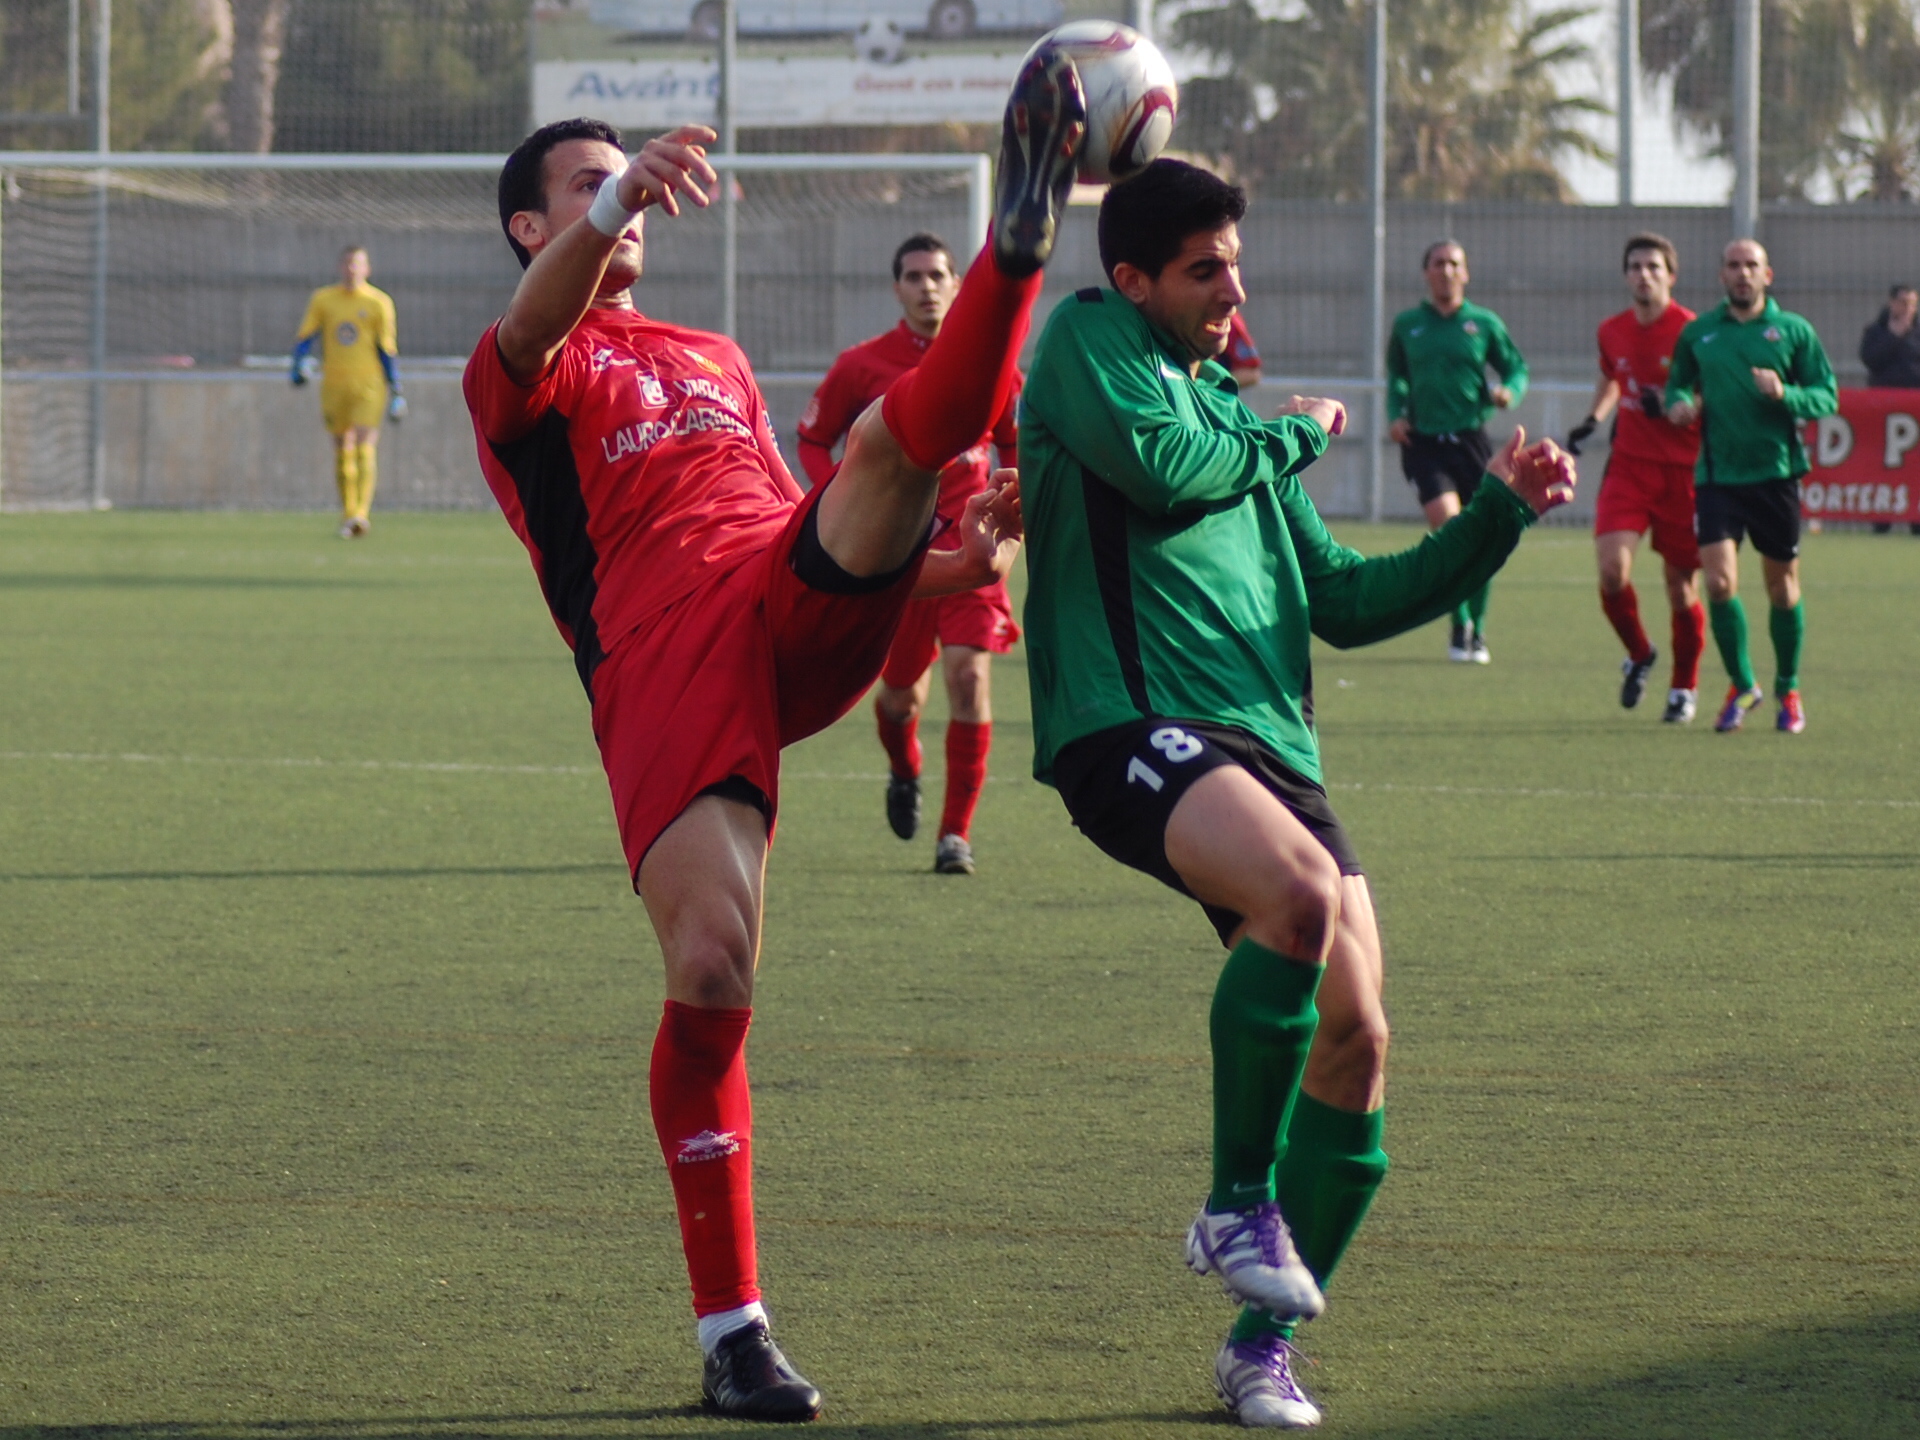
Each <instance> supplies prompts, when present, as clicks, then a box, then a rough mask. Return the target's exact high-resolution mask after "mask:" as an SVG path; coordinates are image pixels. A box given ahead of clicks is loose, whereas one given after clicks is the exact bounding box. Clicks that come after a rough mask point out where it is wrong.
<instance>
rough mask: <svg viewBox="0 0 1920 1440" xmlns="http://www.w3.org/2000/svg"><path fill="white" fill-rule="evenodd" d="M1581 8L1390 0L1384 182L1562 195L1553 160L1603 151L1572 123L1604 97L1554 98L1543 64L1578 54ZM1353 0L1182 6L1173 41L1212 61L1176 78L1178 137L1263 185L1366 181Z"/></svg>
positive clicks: (1328, 192)
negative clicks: (1212, 70)
mask: <svg viewBox="0 0 1920 1440" xmlns="http://www.w3.org/2000/svg"><path fill="white" fill-rule="evenodd" d="M1587 13H1588V12H1586V11H1585V10H1581V9H1575V8H1566V9H1556V10H1551V11H1548V12H1545V13H1543V14H1541V15H1538V16H1533V17H1528V16H1526V14H1525V11H1524V7H1523V5H1521V4H1519V3H1516V0H1391V9H1390V11H1389V15H1388V45H1389V51H1390V53H1389V55H1388V104H1387V129H1388V135H1387V187H1388V192H1389V193H1390V194H1393V195H1398V196H1402V197H1406V198H1410V199H1412V198H1418V199H1468V198H1502V199H1538V200H1566V199H1570V198H1571V193H1572V192H1571V190H1570V188H1569V187H1568V185H1567V182H1566V179H1565V177H1564V176H1563V175H1562V174H1561V173H1560V170H1559V161H1560V160H1561V159H1563V158H1564V157H1566V156H1568V155H1571V154H1584V155H1591V156H1594V157H1596V158H1600V159H1604V158H1606V151H1605V149H1604V148H1603V147H1602V146H1600V145H1599V144H1598V142H1596V141H1595V140H1594V139H1593V138H1592V137H1591V136H1589V135H1587V134H1586V133H1585V131H1583V130H1582V129H1581V128H1580V126H1579V121H1580V120H1581V119H1582V118H1583V117H1586V116H1589V115H1604V114H1606V113H1607V110H1606V107H1605V106H1604V105H1602V104H1601V103H1600V102H1599V101H1597V100H1594V99H1590V98H1588V97H1585V96H1563V95H1561V94H1560V93H1559V90H1558V87H1557V86H1556V84H1555V82H1554V71H1555V70H1556V68H1558V67H1562V66H1568V65H1575V64H1579V63H1583V62H1585V61H1587V60H1589V59H1590V58H1591V57H1590V54H1589V51H1588V49H1587V47H1586V46H1585V45H1583V44H1581V43H1579V42H1578V41H1575V40H1572V39H1570V38H1568V37H1567V35H1566V29H1567V27H1568V26H1570V25H1571V24H1573V23H1574V22H1575V21H1576V20H1579V19H1581V18H1583V17H1584V16H1585V15H1586V14H1587ZM1371 16H1372V6H1371V5H1370V4H1369V3H1366V0H1303V4H1302V6H1301V8H1300V9H1299V10H1298V11H1296V12H1294V13H1292V14H1290V16H1289V18H1286V19H1267V18H1265V17H1263V16H1261V15H1260V14H1259V13H1258V12H1256V11H1255V10H1254V9H1253V7H1252V5H1251V4H1250V3H1249V0H1229V3H1228V4H1226V5H1224V6H1222V7H1220V8H1218V9H1208V10H1198V11H1189V12H1188V13H1186V14H1185V15H1182V16H1181V17H1180V18H1179V19H1178V20H1177V21H1176V22H1175V25H1174V38H1175V40H1176V42H1177V43H1179V44H1182V45H1187V46H1190V47H1192V48H1194V49H1197V50H1201V51H1203V52H1205V53H1207V54H1208V55H1209V56H1211V57H1212V58H1213V59H1214V60H1215V61H1216V62H1217V63H1220V64H1222V65H1223V66H1224V70H1223V73H1222V74H1220V75H1217V76H1213V77H1208V78H1203V79H1196V80H1193V81H1190V82H1189V83H1188V85H1187V86H1186V87H1185V94H1184V95H1183V97H1182V115H1181V124H1180V132H1179V138H1180V143H1181V144H1183V145H1185V146H1186V147H1188V148H1189V149H1193V150H1198V151H1201V152H1203V153H1206V154H1210V155H1214V156H1216V157H1218V158H1220V159H1221V160H1223V161H1225V162H1227V163H1229V164H1230V165H1231V166H1232V168H1233V170H1234V172H1235V173H1236V174H1237V175H1239V176H1241V177H1242V178H1243V179H1246V180H1247V181H1249V182H1251V183H1254V184H1257V185H1259V186H1260V187H1261V188H1262V189H1263V190H1264V191H1265V192H1266V193H1269V194H1275V195H1294V196H1302V197H1307V196H1312V197H1319V198H1326V199H1337V200H1354V199H1359V198H1361V197H1362V196H1363V195H1364V194H1365V191H1366V115H1367V68H1366V54H1367V39H1368V33H1369V31H1370V29H1371Z"/></svg>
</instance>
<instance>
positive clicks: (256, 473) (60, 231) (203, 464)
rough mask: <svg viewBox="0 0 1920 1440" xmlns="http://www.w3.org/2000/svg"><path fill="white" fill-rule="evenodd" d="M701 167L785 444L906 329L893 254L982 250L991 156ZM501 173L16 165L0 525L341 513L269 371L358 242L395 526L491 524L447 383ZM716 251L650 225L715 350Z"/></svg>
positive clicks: (494, 256)
mask: <svg viewBox="0 0 1920 1440" xmlns="http://www.w3.org/2000/svg"><path fill="white" fill-rule="evenodd" d="M710 158H711V160H712V162H713V163H714V165H715V167H716V168H717V169H719V170H720V171H721V172H722V173H723V174H724V175H725V176H727V182H726V183H729V184H731V185H734V186H736V187H737V189H736V190H735V197H736V198H735V209H736V223H737V226H738V234H739V242H740V243H739V247H738V252H737V253H738V257H739V258H738V271H739V273H738V275H737V276H736V277H735V285H734V287H733V288H734V290H735V293H736V294H737V296H738V324H737V327H736V328H737V331H738V334H737V335H736V337H735V338H737V339H738V340H739V341H740V343H741V345H742V347H743V348H744V349H745V350H746V351H747V353H748V355H749V357H750V358H751V359H752V360H753V362H754V365H755V369H756V371H757V372H759V373H760V375H761V377H762V380H763V388H765V389H766V390H767V392H768V398H769V403H770V405H772V407H773V409H774V413H775V418H776V421H777V423H779V424H780V425H781V427H782V431H783V433H784V432H786V431H788V430H790V429H791V428H792V426H793V424H794V423H796V422H797V420H798V416H799V411H800V408H801V407H802V406H803V405H804V403H805V398H806V395H807V394H809V393H810V392H811V390H812V386H813V383H814V382H815V381H817V379H818V377H819V375H820V373H822V372H823V371H824V370H825V369H826V367H827V365H828V364H830V363H831V361H832V359H833V357H834V356H835V355H836V354H838V353H839V351H840V350H842V349H844V348H845V347H846V346H847V345H850V344H853V343H855V342H856V341H859V340H862V339H865V338H867V337H868V336H869V335H872V334H874V333H875V332H876V331H878V330H883V329H885V328H887V327H888V326H889V325H891V324H892V323H893V321H894V320H896V319H897V318H898V316H897V310H896V309H895V307H894V304H893V300H892V295H891V292H890V290H889V289H888V287H887V285H886V277H887V271H888V263H889V261H890V259H891V256H892V251H893V247H894V246H895V245H896V244H898V242H899V241H900V240H901V239H903V238H905V237H906V236H907V235H909V234H912V233H914V232H915V231H921V230H928V231H933V232H935V233H938V234H942V235H945V236H948V237H949V238H950V239H951V240H952V241H953V242H954V244H955V247H956V249H959V250H961V251H963V252H970V251H971V250H972V249H974V248H975V247H976V246H977V245H978V244H979V243H982V242H983V241H984V239H985V236H986V232H987V227H988V219H989V215H990V204H991V202H990V184H991V165H990V160H989V158H988V157H987V156H985V155H972V154H931V155H930V154H891V155H889V154H858V155H854V154H828V155H815V154H791V155H787V154H742V155H713V156H711V157H710ZM504 160H505V157H504V156H501V155H490V154H489V155H334V154H327V155H234V154H179V153H172V154H169V153H152V154H149V153H137V154H120V153H109V154H100V153H97V152H92V151H52V152H48V151H0V505H4V506H5V507H7V508H75V509H81V508H87V507H89V506H108V505H130V504H131V505H158V506H181V507H205V508H291V509H307V508H323V507H325V506H326V505H327V504H329V503H330V486H329V483H328V478H327V477H328V476H329V475H330V473H331V465H330V461H329V460H328V458H327V441H326V437H325V435H324V433H323V431H322V429H321V426H320V424H319V417H318V413H317V412H318V405H317V401H316V400H315V398H314V395H313V391H312V389H311V388H309V389H306V390H302V391H295V390H293V389H292V387H290V386H289V385H288V384H287V380H286V372H285V367H284V362H283V360H282V359H281V357H284V356H285V355H286V354H287V352H288V349H289V347H290V345H291V343H292V337H293V330H294V327H295V326H296V325H297V323H298V321H299V319H300V315H301V312H302V310H303V309H304V306H305V303H306V299H307V296H308V295H309V294H310V293H311V292H312V291H313V290H314V289H316V288H318V287H320V286H322V285H326V284H330V283H333V281H334V280H335V278H336V270H337V261H338V255H339V252H340V251H341V249H343V248H344V247H345V246H347V245H353V244H362V245H366V246H367V247H368V249H369V251H370V252H371V254H372V260H373V271H374V273H373V283H374V284H375V285H377V286H379V287H380V288H382V289H384V290H386V291H388V292H389V293H390V294H392V295H393V296H394V299H395V304H396V308H397V310H398V314H399V331H400V346H401V359H400V369H401V374H402V376H403V379H404V380H405V383H406V385H407V392H408V398H409V402H410V414H409V416H408V419H407V420H406V422H405V423H404V424H402V425H395V426H389V427H388V428H387V430H386V433H385V435H384V437H383V440H382V463H381V495H382V499H383V502H385V503H389V504H392V505H394V506H399V507H406V508H457V507H466V506H473V507H482V506H485V505H487V504H489V503H491V502H490V500H489V498H488V496H487V494H486V491H485V487H484V486H483V485H482V483H481V482H480V479H479V476H478V471H477V467H476V466H475V465H474V460H473V441H472V434H471V430H470V427H469V426H468V424H467V420H466V415H465V407H464V405H463V404H462V402H461V399H460V395H459V371H460V365H461V364H462V363H463V362H464V358H465V356H466V354H467V352H468V351H469V350H470V349H471V348H472V345H473V342H474V340H475V339H476V338H477V337H478V336H479V335H480V333H481V332H482V331H483V330H484V329H485V327H486V325H487V324H489V323H491V321H492V320H493V319H494V318H496V317H497V316H498V315H499V314H500V313H501V311H502V309H504V307H505V305H506V302H507V299H508V297H510V296H511V294H512V291H513V286H514V284H515V283H516V282H517V280H518V277H519V270H518V268H517V266H515V264H514V263H513V259H512V256H511V254H510V253H509V251H508V249H507V246H506V243H505V241H504V240H503V239H502V237H501V235H500V229H499V218H498V211H497V202H496V195H495V183H496V180H497V177H498V174H499V171H500V167H501V165H502V163H503V162H504ZM718 208H719V207H717V206H716V207H713V209H714V210H718ZM719 232H720V224H719V218H718V216H717V215H715V214H714V213H713V211H711V210H710V211H702V210H697V209H692V208H687V209H685V210H683V213H682V215H681V216H680V217H678V218H674V219H667V218H665V217H657V218H655V219H653V220H652V222H651V223H650V224H649V225H648V228H647V270H646V274H645V276H644V277H643V278H642V280H641V282H640V286H639V290H638V292H637V294H638V298H639V301H640V304H641V306H642V308H643V309H644V310H646V312H647V313H648V314H651V315H655V316H658V317H659V318H661V319H665V320H671V321H674V322H676V323H679V324H685V325H689V326H693V327H695V328H700V329H709V330H717V329H719V328H721V323H722V304H721V297H722V294H723V291H724V290H725V289H726V288H727V286H726V282H725V277H724V276H723V275H722V273H721V270H722V257H723V254H724V253H725V247H723V246H722V245H721V244H720V233H719ZM788 412H791V413H788Z"/></svg>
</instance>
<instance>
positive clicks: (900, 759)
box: [873, 700, 925, 780]
mask: <svg viewBox="0 0 1920 1440" xmlns="http://www.w3.org/2000/svg"><path fill="white" fill-rule="evenodd" d="M873 718H874V722H875V723H876V724H877V725H878V726H879V727H880V745H881V748H882V749H884V750H885V751H886V752H887V764H888V765H889V766H891V767H892V769H893V773H894V774H895V775H897V776H898V777H899V778H900V779H902V780H917V779H919V778H920V762H921V761H922V759H924V758H925V757H924V755H923V754H922V752H921V749H920V717H919V716H918V715H916V716H914V717H913V718H912V719H911V720H895V719H893V718H891V717H890V716H889V715H888V714H887V712H886V711H884V710H882V709H881V708H880V702H879V701H878V700H876V701H874V702H873Z"/></svg>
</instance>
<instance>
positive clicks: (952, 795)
mask: <svg viewBox="0 0 1920 1440" xmlns="http://www.w3.org/2000/svg"><path fill="white" fill-rule="evenodd" d="M992 748H993V722H992V721H991V720H989V721H988V722H987V723H986V724H984V725H970V724H968V723H967V722H966V721H964V720H949V721H948V722H947V808H946V809H944V810H942V811H941V812H940V833H941V834H942V835H958V836H959V837H960V838H961V839H963V840H964V839H966V837H967V831H968V830H969V829H970V828H971V827H972V825H973V807H974V806H975V805H977V804H979V803H980V787H981V786H982V785H984V784H986V783H987V751H988V750H990V749H992Z"/></svg>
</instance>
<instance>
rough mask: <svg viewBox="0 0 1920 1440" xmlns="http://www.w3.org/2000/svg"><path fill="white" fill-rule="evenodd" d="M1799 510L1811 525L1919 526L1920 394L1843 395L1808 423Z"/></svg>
mask: <svg viewBox="0 0 1920 1440" xmlns="http://www.w3.org/2000/svg"><path fill="white" fill-rule="evenodd" d="M1805 438H1806V445H1807V459H1808V460H1809V461H1810V462H1812V465H1813V469H1812V470H1810V471H1808V472H1807V474H1806V475H1804V476H1802V477H1801V480H1800V504H1801V509H1802V510H1803V511H1804V513H1805V514H1806V516H1807V518H1808V519H1810V520H1866V521H1872V522H1874V523H1877V524H1887V523H1902V522H1912V521H1916V520H1920V390H1842V391H1841V392H1840V410H1839V413H1838V414H1835V415H1829V416H1827V417H1826V418H1825V419H1821V420H1812V421H1809V422H1808V423H1807V426H1806V431H1805Z"/></svg>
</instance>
